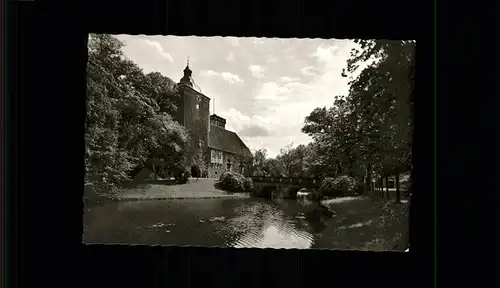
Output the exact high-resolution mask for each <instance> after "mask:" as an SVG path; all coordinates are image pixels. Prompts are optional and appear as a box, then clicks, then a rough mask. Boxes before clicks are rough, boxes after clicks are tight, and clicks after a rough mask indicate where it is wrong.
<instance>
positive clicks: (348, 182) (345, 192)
mask: <svg viewBox="0 0 500 288" xmlns="http://www.w3.org/2000/svg"><path fill="white" fill-rule="evenodd" d="M358 187H359V183H358V182H357V181H356V179H354V178H353V177H349V176H345V175H343V176H339V177H335V178H331V177H328V178H325V179H323V181H322V182H321V186H320V188H319V193H320V194H321V195H323V196H329V197H343V196H354V195H356V194H357V192H358Z"/></svg>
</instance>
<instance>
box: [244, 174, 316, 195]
mask: <svg viewBox="0 0 500 288" xmlns="http://www.w3.org/2000/svg"><path fill="white" fill-rule="evenodd" d="M250 178H251V179H252V181H253V183H254V189H255V194H257V195H261V196H264V197H269V198H271V197H272V196H273V195H275V194H277V193H276V192H279V193H280V194H282V195H283V198H293V199H295V198H296V197H297V192H298V191H299V190H300V189H302V188H310V189H316V188H318V187H319V185H320V183H321V180H320V179H319V178H307V177H260V176H252V177H250Z"/></svg>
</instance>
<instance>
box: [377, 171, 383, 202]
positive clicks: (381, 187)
mask: <svg viewBox="0 0 500 288" xmlns="http://www.w3.org/2000/svg"><path fill="white" fill-rule="evenodd" d="M379 183H380V191H379V194H378V196H379V197H384V178H382V176H380V181H379Z"/></svg>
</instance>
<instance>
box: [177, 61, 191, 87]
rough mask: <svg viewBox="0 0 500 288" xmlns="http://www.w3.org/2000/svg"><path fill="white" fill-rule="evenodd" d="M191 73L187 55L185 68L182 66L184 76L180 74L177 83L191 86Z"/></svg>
mask: <svg viewBox="0 0 500 288" xmlns="http://www.w3.org/2000/svg"><path fill="white" fill-rule="evenodd" d="M191 74H193V71H191V69H190V68H189V57H188V59H187V64H186V68H184V76H182V78H181V81H180V82H179V83H182V84H186V85H189V86H191V87H193V83H192V82H191Z"/></svg>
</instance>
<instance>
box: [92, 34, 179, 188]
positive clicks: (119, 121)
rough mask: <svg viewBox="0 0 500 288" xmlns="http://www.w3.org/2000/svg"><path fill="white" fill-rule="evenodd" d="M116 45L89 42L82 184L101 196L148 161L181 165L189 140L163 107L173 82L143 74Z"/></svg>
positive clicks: (107, 38) (104, 39)
mask: <svg viewBox="0 0 500 288" xmlns="http://www.w3.org/2000/svg"><path fill="white" fill-rule="evenodd" d="M122 47H123V43H121V42H120V41H119V40H118V39H116V38H115V37H113V36H111V35H107V34H98V35H96V34H91V35H90V38H89V44H88V49H89V51H88V65H87V119H86V123H85V128H86V133H85V140H86V150H85V171H86V173H85V184H86V186H89V187H91V188H94V190H99V191H101V192H113V191H115V190H116V187H117V185H119V184H120V183H122V182H124V181H127V180H129V179H130V177H131V176H133V175H132V173H133V171H136V170H137V168H140V167H143V166H144V165H145V164H146V163H147V161H148V159H162V160H163V161H165V162H166V163H167V166H169V167H171V168H173V167H177V166H181V165H183V164H182V162H183V161H184V160H185V159H184V158H185V150H186V145H187V143H188V139H189V137H188V134H187V132H186V130H185V129H184V127H182V126H180V125H179V124H178V123H177V122H175V121H174V120H173V118H172V116H171V114H172V112H173V108H172V107H171V106H169V105H167V104H168V103H170V102H169V101H170V100H169V99H171V98H175V95H176V87H175V85H172V83H173V81H172V80H170V79H169V78H167V77H164V76H162V75H161V74H148V75H144V73H143V71H142V69H140V68H139V67H138V66H137V65H136V64H135V63H133V62H132V61H130V60H129V59H126V57H125V56H124V55H123V53H122V51H121V48H122ZM157 101H158V102H159V103H160V104H162V105H159V103H158V102H157ZM172 102H173V101H172Z"/></svg>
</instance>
